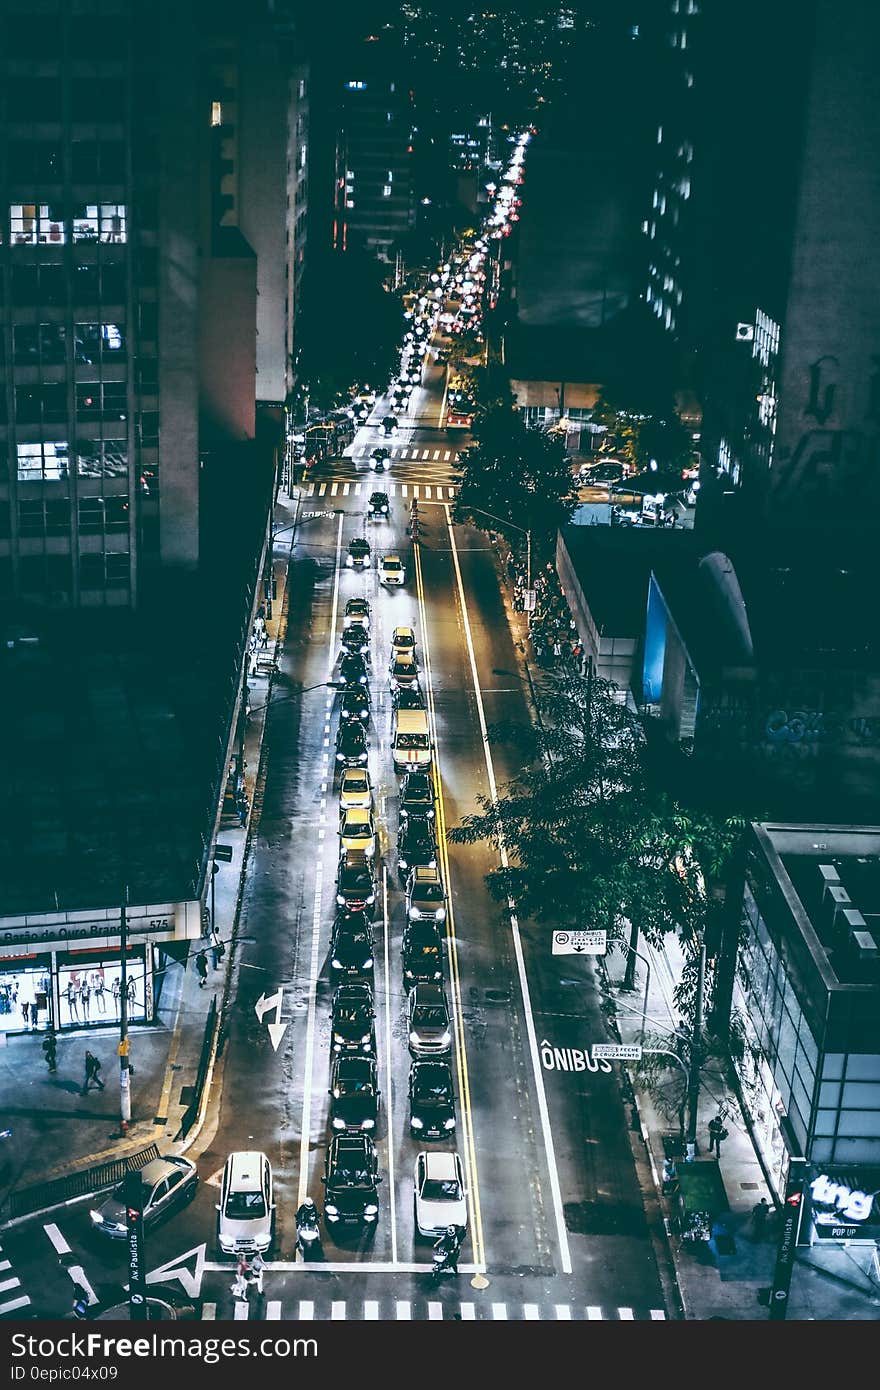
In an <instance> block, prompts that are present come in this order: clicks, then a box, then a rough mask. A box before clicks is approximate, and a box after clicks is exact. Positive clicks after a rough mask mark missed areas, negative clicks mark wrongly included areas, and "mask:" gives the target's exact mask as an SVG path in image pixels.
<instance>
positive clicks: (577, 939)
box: [553, 931, 608, 956]
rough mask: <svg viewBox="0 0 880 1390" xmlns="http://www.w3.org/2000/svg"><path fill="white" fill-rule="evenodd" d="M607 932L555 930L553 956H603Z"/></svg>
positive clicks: (605, 948)
mask: <svg viewBox="0 0 880 1390" xmlns="http://www.w3.org/2000/svg"><path fill="white" fill-rule="evenodd" d="M607 949H608V947H607V934H606V933H605V932H604V931H555V932H554V933H553V955H554V956H604V954H605V952H606V950H607Z"/></svg>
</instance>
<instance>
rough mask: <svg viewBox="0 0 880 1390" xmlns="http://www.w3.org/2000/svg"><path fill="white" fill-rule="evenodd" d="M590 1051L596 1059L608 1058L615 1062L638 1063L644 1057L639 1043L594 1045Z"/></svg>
mask: <svg viewBox="0 0 880 1390" xmlns="http://www.w3.org/2000/svg"><path fill="white" fill-rule="evenodd" d="M590 1051H591V1052H592V1054H593V1056H594V1057H607V1058H608V1059H609V1060H611V1061H613V1062H638V1061H640V1060H641V1056H642V1049H641V1046H640V1044H639V1043H593V1046H592V1047H591V1048H590Z"/></svg>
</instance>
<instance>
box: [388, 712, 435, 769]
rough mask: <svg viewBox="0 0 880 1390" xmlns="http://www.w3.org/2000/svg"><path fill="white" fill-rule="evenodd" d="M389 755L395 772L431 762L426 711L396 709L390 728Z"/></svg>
mask: <svg viewBox="0 0 880 1390" xmlns="http://www.w3.org/2000/svg"><path fill="white" fill-rule="evenodd" d="M391 756H392V758H393V759H394V767H395V770H396V771H397V772H406V771H408V770H409V769H410V768H414V767H428V766H430V762H431V731H430V729H429V728H428V711H427V710H424V709H398V710H395V711H394V721H393V724H392V728H391Z"/></svg>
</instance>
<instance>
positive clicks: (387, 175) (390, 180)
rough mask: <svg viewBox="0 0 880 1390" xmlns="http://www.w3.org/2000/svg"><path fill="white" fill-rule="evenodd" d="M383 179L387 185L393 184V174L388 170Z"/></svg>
mask: <svg viewBox="0 0 880 1390" xmlns="http://www.w3.org/2000/svg"><path fill="white" fill-rule="evenodd" d="M385 177H386V181H387V182H388V183H393V182H394V174H393V173H392V172H391V170H390V169H389V170H388V173H387V174H386V176H385Z"/></svg>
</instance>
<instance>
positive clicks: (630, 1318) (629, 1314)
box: [617, 1308, 635, 1322]
mask: <svg viewBox="0 0 880 1390" xmlns="http://www.w3.org/2000/svg"><path fill="white" fill-rule="evenodd" d="M617 1316H618V1317H619V1318H620V1321H621V1322H634V1321H635V1314H634V1313H633V1310H632V1308H618V1310H617Z"/></svg>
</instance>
